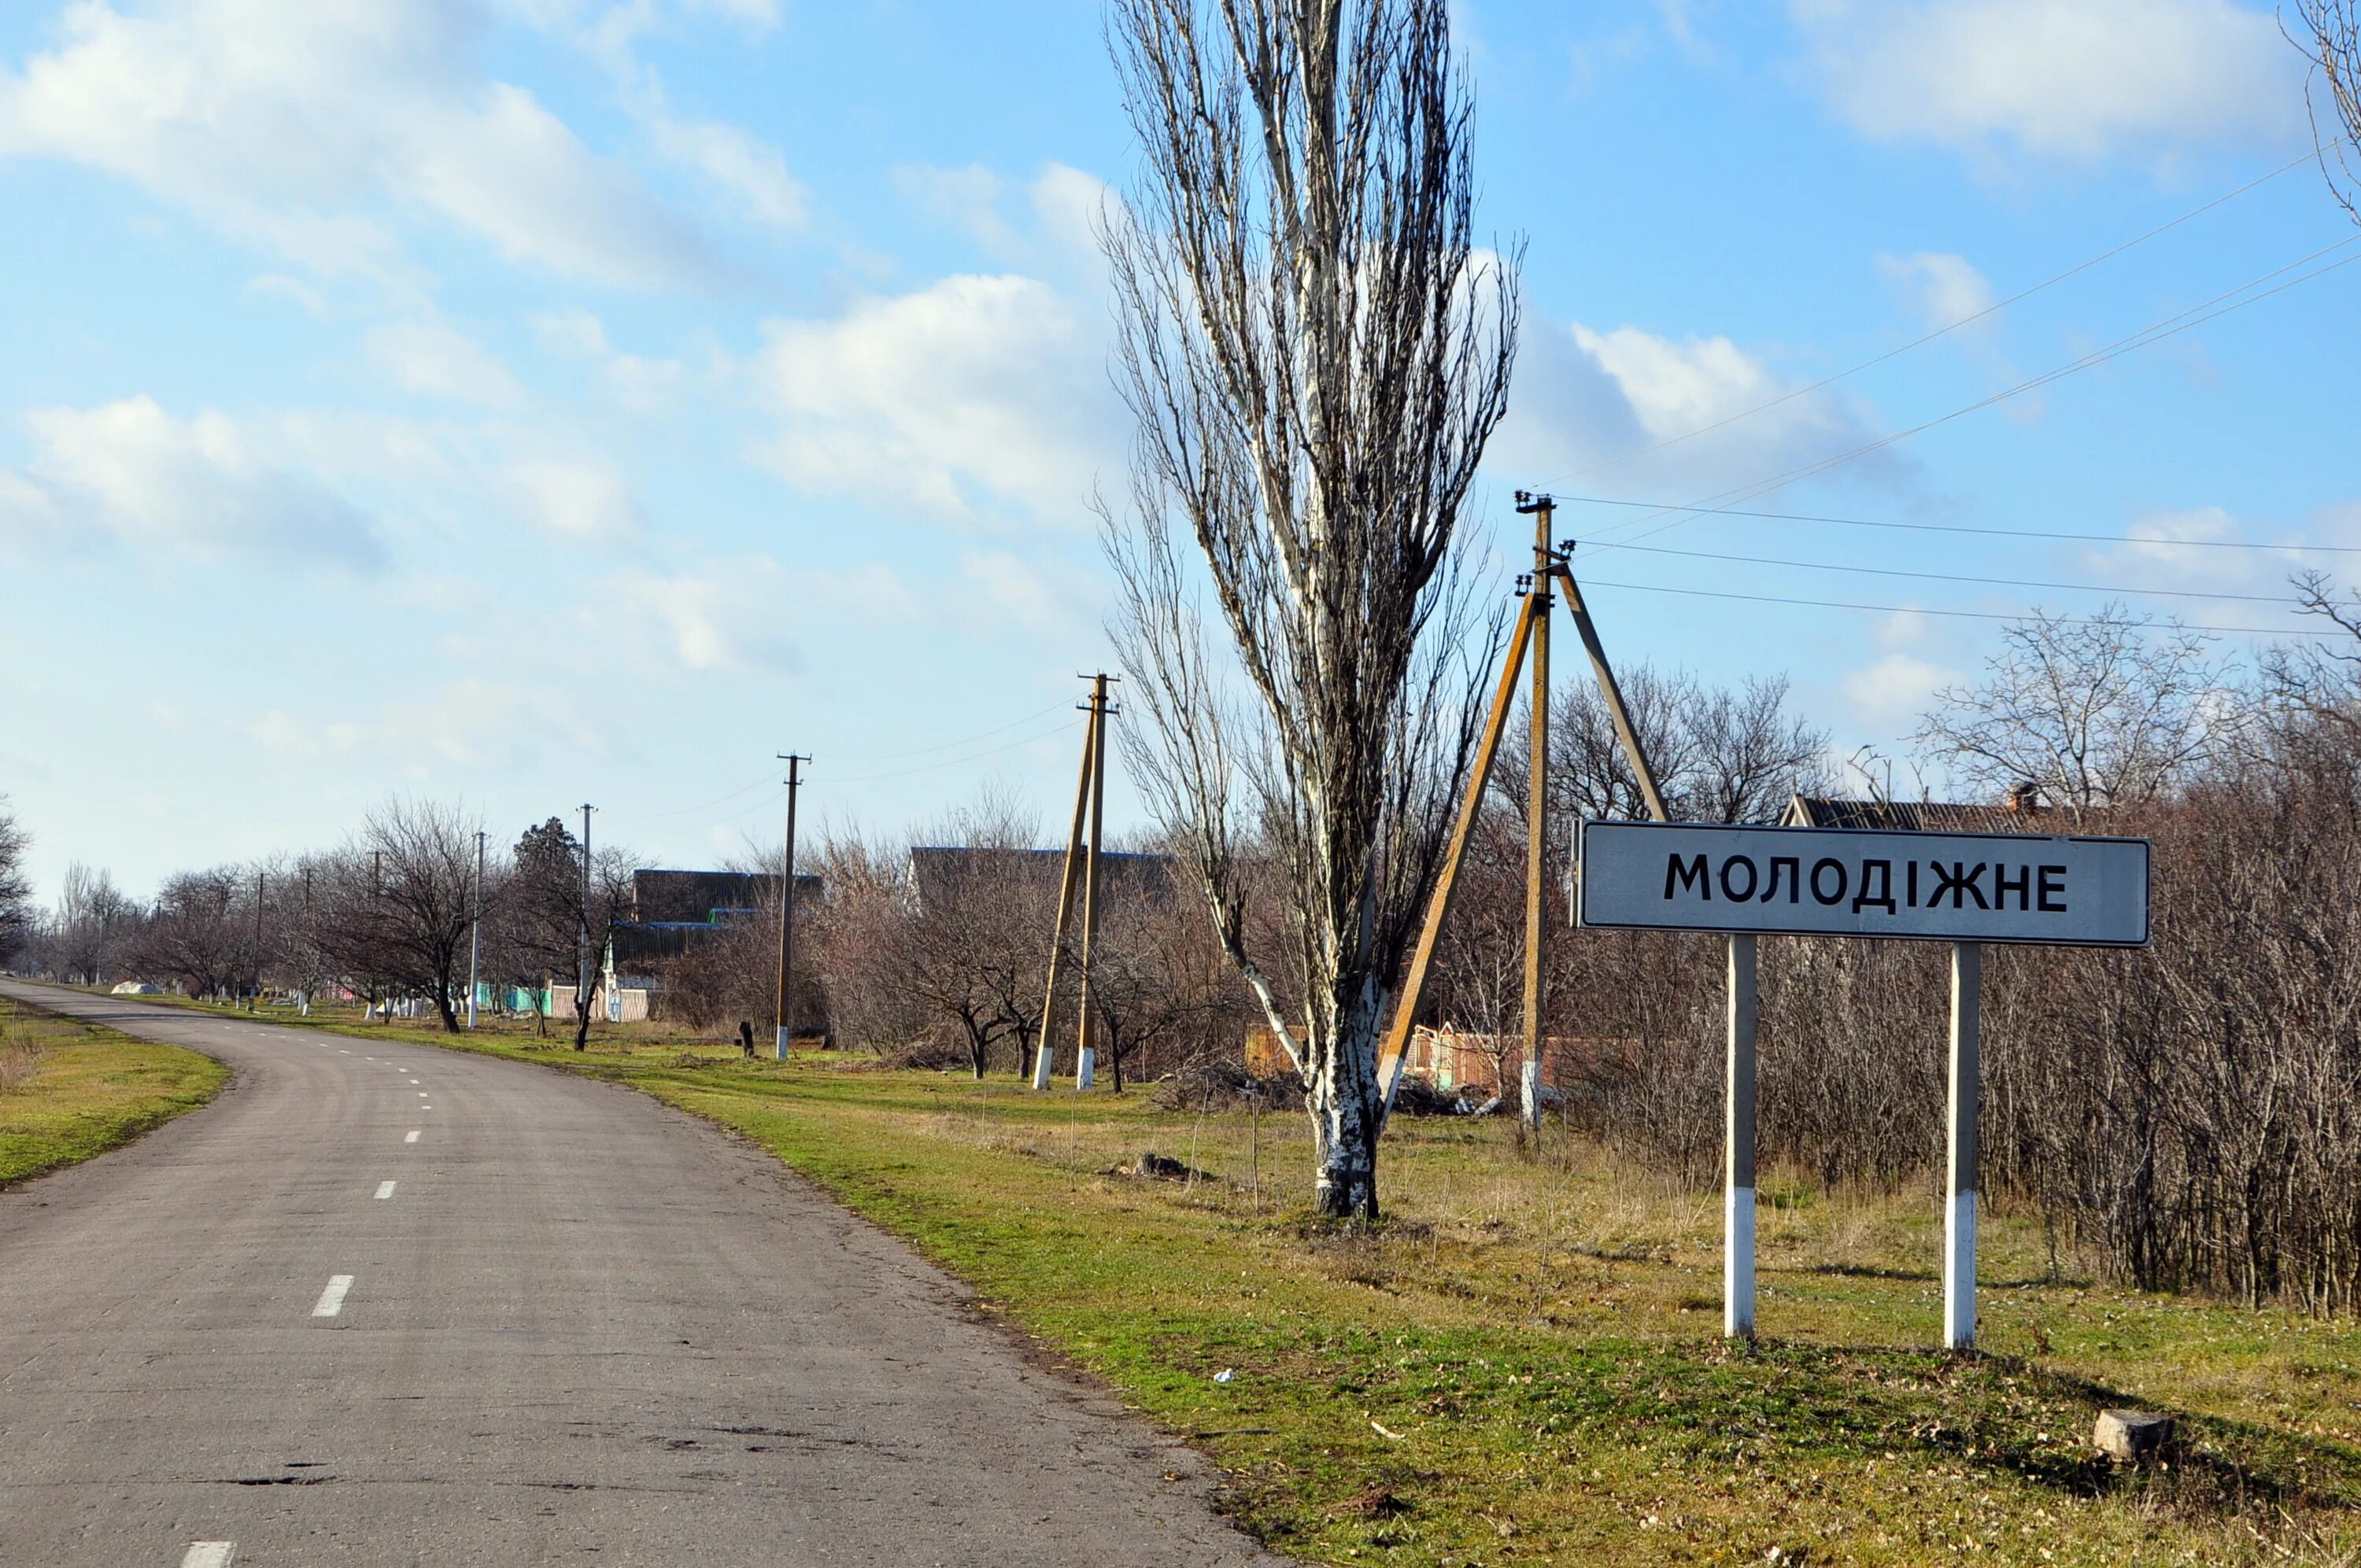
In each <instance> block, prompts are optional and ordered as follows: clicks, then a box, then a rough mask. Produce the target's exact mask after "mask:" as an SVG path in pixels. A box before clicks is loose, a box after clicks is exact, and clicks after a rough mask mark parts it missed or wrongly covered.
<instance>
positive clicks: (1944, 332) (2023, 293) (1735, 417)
mask: <svg viewBox="0 0 2361 1568" xmlns="http://www.w3.org/2000/svg"><path fill="white" fill-rule="evenodd" d="M2313 157H2314V154H2312V153H2309V152H2307V153H2305V154H2303V155H2302V156H2301V157H2300V158H2297V159H2291V160H2290V161H2289V162H2286V163H2283V164H2281V165H2279V167H2278V168H2277V169H2274V170H2271V171H2270V172H2269V173H2268V174H2265V175H2262V176H2260V177H2259V178H2257V179H2254V180H2250V181H2247V182H2246V184H2244V185H2241V186H2239V187H2238V188H2237V189H2236V190H2235V191H2231V192H2225V193H2224V194H2222V195H2219V196H2216V197H2214V198H2213V200H2212V201H2210V202H2208V203H2205V204H2204V205H2202V206H2200V207H2191V209H2190V210H2189V211H2187V212H2185V213H2183V214H2180V216H2179V217H2177V218H2175V219H2173V220H2172V221H2171V222H2170V223H2167V224H2160V225H2158V226H2157V227H2155V228H2152V229H2150V230H2148V231H2147V233H2146V234H2144V235H2141V236H2137V237H2136V238H2134V239H2127V240H2125V241H2124V242H2123V243H2122V244H2121V245H2118V246H2116V247H2114V249H2112V250H2103V251H2101V252H2100V253H2099V254H2098V255H2096V256H2093V257H2092V258H2090V259H2089V260H2087V261H2081V262H2077V263H2076V264H2075V265H2074V266H2071V267H2069V268H2068V269H2066V270H2065V271H2063V272H2060V273H2058V274H2056V275H2055V276H2053V277H2050V278H2046V279H2044V280H2041V281H2040V282H2038V283H2036V284H2034V285H2033V286H2032V287H2031V288H2029V289H2021V290H2019V291H2017V292H2015V293H2014V294H2011V295H2010V296H2009V297H2008V298H2006V299H2004V300H2000V301H1997V302H1994V303H1993V304H1990V305H1986V306H1985V307H1984V308H1983V309H1982V310H1980V311H1978V312H1976V313H1974V314H1972V315H1965V316H1961V317H1960V319H1959V320H1958V321H1955V322H1952V323H1949V324H1948V325H1945V326H1939V327H1937V328H1935V329H1934V330H1933V331H1932V332H1928V333H1926V334H1922V335H1920V336H1918V337H1914V338H1912V339H1911V340H1910V341H1909V342H1907V343H1905V344H1902V345H1899V346H1897V347H1894V348H1889V349H1887V350H1886V351H1885V352H1884V353H1883V354H1878V355H1873V356H1871V357H1870V358H1867V359H1864V360H1862V361H1861V363H1860V364H1858V365H1855V366H1852V367H1850V368H1848V369H1843V370H1839V371H1838V372H1836V373H1835V374H1834V375H1832V376H1823V377H1821V378H1819V379H1818V380H1817V381H1814V382H1811V383H1810V384H1809V385H1807V386H1802V387H1797V388H1795V389H1793V390H1791V391H1786V392H1782V393H1781V394H1780V395H1779V396H1777V397H1775V398H1773V399H1771V400H1769V401H1768V402H1762V403H1757V404H1755V405H1754V406H1753V407H1752V408H1750V409H1741V410H1740V411H1738V412H1736V413H1734V414H1729V415H1726V416H1724V417H1723V418H1720V419H1718V420H1715V421H1714V422H1712V423H1710V424H1701V425H1698V426H1697V428H1696V429H1694V430H1687V431H1683V432H1682V433H1680V434H1678V435H1668V436H1666V437H1664V439H1663V440H1662V441H1659V442H1656V443H1655V444H1653V445H1649V446H1642V447H1638V448H1635V449H1634V450H1632V451H1630V452H1626V453H1623V454H1621V455H1620V456H1615V457H1606V458H1601V459H1600V460H1599V461H1598V462H1596V463H1593V464H1592V465H1591V466H1589V467H1587V468H1578V469H1576V470H1575V472H1573V473H1571V474H1567V475H1563V476H1561V477H1560V478H1559V479H1558V480H1555V481H1552V482H1553V483H1562V482H1564V480H1565V479H1580V478H1587V477H1589V476H1590V475H1592V474H1596V473H1598V471H1599V470H1600V469H1602V468H1611V467H1614V466H1616V465H1617V464H1619V463H1629V462H1631V461H1634V460H1635V459H1637V458H1642V457H1646V456H1648V455H1651V454H1653V453H1657V452H1662V451H1664V449H1665V448H1666V447H1668V446H1678V445H1679V444H1681V443H1682V442H1684V441H1693V440H1695V439H1696V438H1697V437H1698V436H1700V435H1708V434H1710V433H1713V432H1714V431H1717V430H1720V429H1722V428H1723V427H1724V426H1726V425H1732V424H1736V423H1737V422H1739V421H1741V420H1747V419H1752V418H1753V417H1754V416H1755V415H1756V414H1759V413H1767V412H1769V411H1771V410H1773V409H1775V408H1778V407H1780V406H1781V405H1782V404H1784V403H1790V402H1793V401H1795V400H1796V399H1797V398H1801V397H1805V396H1807V395H1808V394H1810V393H1813V392H1817V391H1818V390H1820V389H1822V388H1824V387H1830V386H1834V385H1835V384H1836V383H1837V382H1839V381H1841V380H1844V379H1845V378H1848V377H1851V376H1858V375H1860V374H1861V372H1862V371H1864V370H1869V369H1873V368H1874V367H1877V366H1880V365H1883V364H1884V363H1885V362H1886V361H1887V360H1889V359H1893V358H1895V357H1897V356H1901V355H1905V354H1907V353H1909V352H1910V351H1911V350H1912V349H1914V348H1919V347H1923V346H1925V345H1927V344H1929V343H1932V342H1934V341H1935V340H1936V339H1937V338H1939V337H1945V336H1948V335H1949V334H1952V333H1955V332H1957V331H1959V330H1960V328H1961V327H1965V326H1973V325H1974V324H1975V323H1978V322H1980V321H1982V320H1983V319H1984V318H1985V317H1986V316H1990V315H1993V314H1996V313H1999V312H2001V311H2004V310H2006V309H2007V308H2008V307H2009V306H2011V305H2014V304H2016V303H2017V302H2020V301H2024V300H2029V299H2031V298H2032V297H2033V296H2034V295H2036V294H2038V293H2040V292H2041V291H2043V290H2045V289H2048V288H2052V287H2054V286H2055V285H2057V284H2059V283H2063V282H2064V281H2066V280H2068V279H2069V278H2071V277H2074V276H2075V275H2076V274H2078V273H2082V272H2087V271H2089V270H2090V269H2092V268H2093V267H2096V266H2098V265H2099V264H2100V263H2101V262H2103V261H2111V260H2113V259H2114V258H2116V257H2118V256H2121V255H2122V254H2123V253H2124V252H2125V251H2127V250H2131V249H2134V248H2136V247H2139V246H2143V245H2146V244H2147V242H2148V241H2149V240H2152V239H2154V238H2156V237H2157V236H2158V235H2161V234H2166V233H2168V232H2169V231H2171V230H2173V229H2177V228H2179V227H2180V225H2183V224H2185V223H2187V222H2189V221H2190V220H2191V218H2195V217H2201V216H2202V215H2203V214H2207V213H2210V212H2212V211H2213V209H2214V208H2216V207H2218V206H2221V205H2222V204H2223V203H2225V202H2230V201H2235V199H2237V198H2238V197H2240V196H2243V195H2245V194H2246V192H2249V191H2252V190H2254V189H2255V188H2256V187H2257V186H2259V185H2268V184H2269V183H2270V182H2271V181H2274V180H2277V179H2278V178H2279V176H2280V175H2282V174H2285V173H2287V172H2288V171H2289V170H2292V169H2295V168H2297V167H2299V166H2300V165H2302V164H2306V163H2310V162H2312V159H2313Z"/></svg>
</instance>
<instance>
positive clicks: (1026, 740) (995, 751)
mask: <svg viewBox="0 0 2361 1568" xmlns="http://www.w3.org/2000/svg"><path fill="white" fill-rule="evenodd" d="M1081 723H1082V719H1080V718H1069V719H1067V720H1066V721H1065V722H1063V723H1062V724H1053V725H1051V726H1050V727H1049V729H1044V730H1042V731H1041V732H1040V733H1039V734H1038V735H1025V736H1020V737H1019V738H1017V739H1016V740H1011V741H1010V742H1008V744H1006V745H1005V746H994V747H993V748H992V749H991V750H989V751H976V752H973V753H971V754H970V755H967V756H964V757H946V758H944V759H943V760H942V761H941V762H927V763H923V764H921V765H920V766H918V767H915V768H901V769H898V770H896V771H895V772H892V773H861V774H857V775H855V776H854V777H851V778H846V779H839V778H815V779H807V780H806V781H805V782H806V783H807V784H821V783H825V784H873V783H876V782H877V781H878V780H881V779H904V778H908V777H910V776H911V775H912V774H914V773H935V772H938V771H939V770H940V769H943V768H956V767H959V766H961V765H962V764H964V763H967V762H982V761H983V759H984V758H986V757H997V756H999V755H1000V754H1001V753H1002V752H1004V751H1016V749H1017V748H1018V747H1020V746H1030V745H1032V744H1033V743H1034V742H1035V741H1037V740H1049V738H1050V737H1051V736H1053V735H1061V734H1063V733H1065V732H1066V731H1067V730H1069V729H1074V728H1075V727H1077V726H1078V725H1080V724H1081Z"/></svg>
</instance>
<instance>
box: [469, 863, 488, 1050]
mask: <svg viewBox="0 0 2361 1568" xmlns="http://www.w3.org/2000/svg"><path fill="white" fill-rule="evenodd" d="M483 959H484V830H483V829H482V828H477V829H476V920H475V925H474V927H473V928H472V929H470V930H469V931H468V933H467V1027H469V1028H470V1029H472V1028H474V1027H475V1026H476V971H477V970H478V967H479V966H480V965H481V964H482V962H483Z"/></svg>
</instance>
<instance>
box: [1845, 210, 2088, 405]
mask: <svg viewBox="0 0 2361 1568" xmlns="http://www.w3.org/2000/svg"><path fill="white" fill-rule="evenodd" d="M1876 267H1877V271H1878V275H1879V276H1880V277H1881V278H1883V280H1885V286H1886V287H1887V288H1888V289H1890V290H1892V291H1893V292H1894V297H1895V299H1896V300H1898V301H1899V302H1901V304H1902V306H1903V308H1905V310H1907V311H1909V312H1910V313H1911V314H1912V315H1913V316H1915V317H1916V319H1917V323H1918V325H1919V327H1920V328H1921V330H1923V331H1926V332H1929V333H1945V334H1949V342H1950V345H1951V346H1952V347H1953V348H1955V349H1956V350H1958V352H1959V353H1960V354H1961V355H1963V356H1966V358H1967V359H1968V361H1969V362H1970V363H1971V364H1972V365H1974V366H1975V367H1977V368H1978V369H1980V370H1982V372H1983V373H1984V375H1985V376H1986V377H1987V378H1989V379H1990V380H1991V381H1992V382H1993V383H1994V384H1995V385H1996V386H2001V387H2013V386H2015V385H2016V384H2017V383H2018V382H2019V381H2021V380H2023V379H2024V377H2023V374H2022V373H2021V372H2020V371H2018V369H2017V368H2016V367H2015V364H2014V363H2012V362H2011V361H2010V359H2009V357H2008V356H2007V355H2006V354H2005V353H2004V352H2003V351H2002V349H2001V346H2000V332H1999V327H2000V322H2001V317H2000V314H1999V312H1998V310H1997V309H1996V307H1997V306H1998V304H1999V298H1998V296H1996V295H1995V294H1994V293H1993V286H1992V282H1991V280H1988V279H1987V278H1985V277H1984V275H1983V273H1982V272H1981V271H1979V270H1978V269H1977V268H1976V266H1975V264H1974V263H1972V262H1971V261H1970V260H1969V259H1968V258H1966V257H1964V256H1953V255H1950V254H1949V253H1947V252H1944V251H1936V250H1922V251H1919V252H1917V253H1916V255H1913V256H1894V255H1892V254H1891V253H1889V252H1885V251H1880V252H1878V254H1877V257H1876ZM2047 408H2048V403H2047V401H2046V400H2044V399H2043V397H2042V396H2041V394H2040V393H2039V392H2037V391H2036V392H2021V393H2019V394H2017V396H2015V397H2014V398H2011V399H2010V400H2008V401H2007V402H2006V403H2004V405H2002V411H2003V412H2004V414H2005V415H2006V416H2007V417H2008V418H2010V419H2013V420H2015V421H2017V422H2020V423H2022V422H2030V421H2034V420H2037V419H2039V418H2040V417H2041V415H2042V413H2043V412H2044V411H2046V410H2047Z"/></svg>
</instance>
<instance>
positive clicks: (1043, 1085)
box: [1033, 1046, 1053, 1092]
mask: <svg viewBox="0 0 2361 1568" xmlns="http://www.w3.org/2000/svg"><path fill="white" fill-rule="evenodd" d="M1052 1058H1053V1053H1052V1052H1051V1051H1050V1049H1049V1047H1047V1046H1043V1047H1041V1048H1040V1049H1039V1050H1038V1051H1036V1052H1034V1053H1033V1088H1034V1090H1035V1091H1036V1092H1039V1091H1044V1090H1047V1089H1048V1088H1049V1078H1050V1069H1051V1066H1052V1065H1053V1062H1052Z"/></svg>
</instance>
